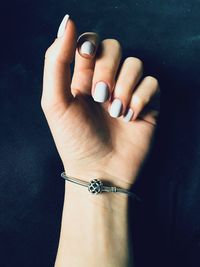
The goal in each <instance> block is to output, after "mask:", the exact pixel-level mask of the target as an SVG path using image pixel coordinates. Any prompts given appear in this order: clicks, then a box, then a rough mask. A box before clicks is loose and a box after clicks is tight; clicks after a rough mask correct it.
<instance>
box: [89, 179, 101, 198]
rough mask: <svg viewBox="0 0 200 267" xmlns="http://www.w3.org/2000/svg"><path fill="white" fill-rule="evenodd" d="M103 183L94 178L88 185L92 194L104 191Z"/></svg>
mask: <svg viewBox="0 0 200 267" xmlns="http://www.w3.org/2000/svg"><path fill="white" fill-rule="evenodd" d="M102 187H103V183H102V182H101V181H100V180H98V179H93V180H92V181H91V182H90V183H89V185H88V191H89V192H90V193H92V194H95V195H96V194H100V193H102Z"/></svg>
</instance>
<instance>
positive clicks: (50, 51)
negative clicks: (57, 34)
mask: <svg viewBox="0 0 200 267" xmlns="http://www.w3.org/2000/svg"><path fill="white" fill-rule="evenodd" d="M44 58H45V60H51V61H56V60H57V58H58V49H57V46H56V40H55V41H54V42H53V44H52V45H51V46H49V47H48V48H47V50H46V51H45V54H44Z"/></svg>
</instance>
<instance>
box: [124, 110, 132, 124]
mask: <svg viewBox="0 0 200 267" xmlns="http://www.w3.org/2000/svg"><path fill="white" fill-rule="evenodd" d="M132 117H133V110H132V109H131V108H129V110H128V111H127V112H126V114H125V115H124V116H123V120H124V121H125V122H129V121H130V120H131V119H132Z"/></svg>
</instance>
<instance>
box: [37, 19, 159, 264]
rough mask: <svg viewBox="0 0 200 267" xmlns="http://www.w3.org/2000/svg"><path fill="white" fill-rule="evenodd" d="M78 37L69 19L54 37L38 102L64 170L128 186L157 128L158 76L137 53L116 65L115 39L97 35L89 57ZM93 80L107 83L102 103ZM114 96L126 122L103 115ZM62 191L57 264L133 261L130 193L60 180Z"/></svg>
mask: <svg viewBox="0 0 200 267" xmlns="http://www.w3.org/2000/svg"><path fill="white" fill-rule="evenodd" d="M76 40H77V36H76V27H75V24H74V22H73V21H72V20H69V21H68V23H67V26H66V29H65V32H64V35H63V36H62V37H60V38H56V39H55V41H54V43H53V44H52V45H51V46H50V47H49V48H48V49H47V51H46V54H45V66H44V82H43V93H42V99H41V106H42V109H43V111H44V113H45V116H46V119H47V122H48V124H49V127H50V130H51V132H52V136H53V138H54V141H55V144H56V146H57V149H58V153H59V155H60V157H61V160H62V162H63V166H64V170H65V172H66V173H67V174H68V175H69V176H73V177H77V178H79V179H82V180H85V181H90V180H91V178H97V179H98V178H100V179H102V180H103V179H104V180H105V181H108V182H110V183H112V184H113V185H115V186H118V187H122V188H126V189H130V187H131V186H132V185H133V184H134V182H135V180H136V178H137V175H138V173H139V171H140V170H141V167H142V164H143V162H144V160H145V158H146V157H147V155H148V153H149V150H150V145H151V142H152V139H153V135H154V131H155V128H156V119H157V116H158V105H157V107H156V106H155V103H157V104H158V103H159V84H158V81H157V80H156V79H155V78H154V77H151V76H148V77H143V76H142V75H143V63H142V62H141V60H139V59H138V58H135V57H129V58H126V59H125V61H124V62H123V64H122V67H121V69H120V70H119V69H118V68H119V64H120V61H121V56H122V51H121V46H120V43H119V42H118V41H117V40H114V39H106V40H103V41H102V42H101V44H100V47H101V50H100V51H101V52H100V53H99V54H98V57H97V56H92V57H87V58H86V57H84V56H83V55H81V54H80V53H79V52H78V49H76V45H77V44H76ZM96 45H97V44H96ZM74 58H75V67H74V72H73V75H71V73H70V64H71V62H72V61H73V60H74ZM117 71H119V75H118V76H117V77H116V73H117ZM99 81H104V82H106V83H107V84H108V85H109V90H110V98H109V100H107V101H106V102H104V103H97V102H95V101H94V99H93V97H92V95H93V93H94V87H95V85H96V83H97V82H99ZM114 98H119V99H121V101H122V103H123V111H122V115H124V114H125V111H126V109H127V108H128V107H131V108H132V110H133V111H134V115H133V118H132V120H131V121H130V122H128V123H127V122H124V120H123V116H120V117H118V118H113V117H111V116H110V115H109V112H108V110H109V107H110V105H111V102H112V100H113V99H114ZM150 106H151V107H152V108H151V109H150V108H149V107H150ZM66 192H67V193H66V194H65V201H64V207H63V217H62V227H61V234H60V242H59V248H58V254H57V259H56V263H55V266H56V267H64V266H70V267H75V266H76V267H79V266H80V267H84V266H87V267H90V266H91V267H96V266H104V267H108V266H109V267H112V266H115V267H118V266H119V267H122V266H123V267H125V266H133V262H132V258H133V257H132V253H130V244H129V241H128V225H127V221H128V220H127V217H128V214H127V207H128V197H127V196H126V195H122V194H114V193H108V194H106V193H104V194H101V195H97V196H96V195H95V196H93V195H91V194H89V192H88V191H87V189H85V188H83V187H80V186H77V185H74V184H71V183H66ZM80 200H81V201H80ZM77 211H78V212H77ZM102 218H103V219H102ZM96 229H98V230H99V231H98V233H97V231H96ZM77 244H78V245H77ZM94 253H95V257H94ZM99 262H101V265H99Z"/></svg>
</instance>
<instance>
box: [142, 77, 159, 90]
mask: <svg viewBox="0 0 200 267" xmlns="http://www.w3.org/2000/svg"><path fill="white" fill-rule="evenodd" d="M145 79H146V81H147V82H148V83H149V84H151V85H152V86H153V87H154V88H156V91H157V90H158V91H159V90H160V86H159V82H158V80H157V79H156V78H155V77H153V76H147V77H146V78H145Z"/></svg>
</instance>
